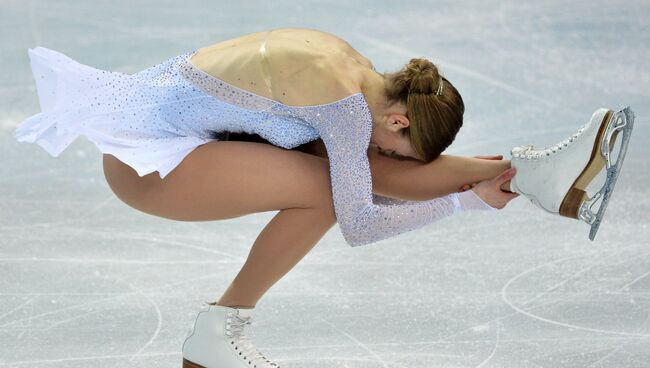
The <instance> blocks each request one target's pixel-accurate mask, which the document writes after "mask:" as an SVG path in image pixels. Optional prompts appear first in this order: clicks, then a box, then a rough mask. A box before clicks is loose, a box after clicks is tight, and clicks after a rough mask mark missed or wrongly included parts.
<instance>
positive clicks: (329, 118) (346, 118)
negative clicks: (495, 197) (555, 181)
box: [306, 95, 496, 246]
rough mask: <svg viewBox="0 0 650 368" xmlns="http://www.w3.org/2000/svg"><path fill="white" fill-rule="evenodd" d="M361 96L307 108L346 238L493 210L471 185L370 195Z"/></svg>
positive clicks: (356, 240)
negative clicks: (417, 194)
mask: <svg viewBox="0 0 650 368" xmlns="http://www.w3.org/2000/svg"><path fill="white" fill-rule="evenodd" d="M354 97H356V98H358V99H359V98H362V96H361V95H355V96H354ZM363 102H364V101H359V100H354V99H352V98H350V99H348V100H346V101H344V103H342V104H341V105H340V106H337V105H329V106H323V107H322V108H321V109H319V110H311V111H309V112H307V113H306V114H309V116H308V117H309V118H310V119H308V120H306V121H307V122H308V123H309V124H310V125H311V126H312V127H313V128H314V129H316V131H317V132H318V135H319V137H321V139H322V140H323V143H324V144H325V147H326V149H327V155H328V161H329V169H330V170H329V171H330V180H331V187H332V197H333V202H334V210H335V212H336V218H337V221H338V224H339V227H340V229H341V232H342V233H343V237H344V238H345V240H346V242H347V243H348V244H350V245H351V246H359V245H364V244H369V243H373V242H376V241H378V240H382V239H386V238H389V237H392V236H395V235H398V234H402V233H404V232H407V231H412V230H415V229H417V228H420V227H422V226H425V225H427V224H429V223H431V222H434V221H437V220H440V219H442V218H444V217H447V216H451V215H453V214H455V213H458V212H461V211H468V210H496V209H495V208H493V207H491V206H489V205H488V204H487V203H485V202H484V201H482V200H481V198H479V197H478V196H477V195H476V193H475V192H473V191H472V190H468V191H465V192H461V193H452V194H450V195H447V196H444V197H440V198H434V199H431V200H427V201H402V200H389V199H386V201H384V200H383V199H384V198H385V197H383V198H377V196H376V195H373V193H372V177H371V171H370V165H369V162H368V147H369V143H370V134H371V131H372V121H371V117H370V112H369V111H368V108H367V105H366V104H365V103H363ZM375 200H378V201H377V202H378V203H375Z"/></svg>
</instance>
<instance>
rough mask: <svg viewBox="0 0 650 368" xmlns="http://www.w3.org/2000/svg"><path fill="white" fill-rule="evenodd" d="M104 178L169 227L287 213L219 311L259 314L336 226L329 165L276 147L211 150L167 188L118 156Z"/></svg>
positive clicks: (181, 169)
mask: <svg viewBox="0 0 650 368" xmlns="http://www.w3.org/2000/svg"><path fill="white" fill-rule="evenodd" d="M104 172H105V175H106V179H107V181H108V183H109V185H110V187H111V189H113V191H114V192H115V194H116V195H117V196H118V197H119V198H120V199H122V200H123V201H124V202H126V203H127V204H128V205H129V206H131V207H134V208H136V209H138V210H141V211H143V212H146V213H149V214H152V215H156V216H159V217H164V218H168V219H174V220H180V221H210V220H219V219H226V218H233V217H238V216H242V215H245V214H249V213H256V212H265V211H273V210H279V212H278V213H277V214H276V215H275V217H273V219H272V220H271V221H270V222H269V224H268V225H267V226H266V227H265V228H264V230H263V231H262V232H261V233H260V234H259V236H258V237H257V239H256V240H255V242H254V244H253V247H252V249H251V251H250V252H249V255H248V259H247V260H246V262H245V264H244V265H243V267H242V269H241V270H240V272H239V274H238V275H237V277H236V278H235V279H234V281H233V282H232V283H231V285H230V286H229V287H228V289H227V290H226V292H225V293H224V294H223V296H222V297H221V299H220V300H219V301H218V302H217V304H219V305H225V306H245V307H253V306H255V304H256V303H257V301H258V300H259V299H260V298H261V297H262V295H263V294H264V293H265V292H266V291H267V290H268V289H269V288H270V287H271V286H272V285H273V284H275V283H276V282H277V281H278V280H279V279H280V278H282V276H284V275H285V274H286V273H287V272H288V271H289V270H290V269H291V268H293V266H294V265H295V264H296V263H297V262H298V261H299V260H300V259H302V258H303V257H304V256H305V255H306V254H307V253H308V252H309V251H310V250H311V249H312V248H313V247H314V246H315V245H316V243H317V242H318V240H319V239H320V238H321V237H322V236H323V235H324V234H325V233H326V232H327V231H328V230H329V229H330V228H331V227H332V226H333V225H334V224H335V223H336V216H335V214H334V208H333V204H332V194H331V188H330V182H329V172H328V162H327V161H326V160H324V159H322V158H320V157H316V156H313V155H309V154H306V153H303V152H296V151H291V150H286V149H283V148H280V147H276V146H273V145H270V144H261V143H251V142H230V141H215V142H210V143H207V144H204V145H202V146H199V147H197V148H196V149H195V150H194V151H192V153H190V154H189V155H188V156H187V157H186V158H185V159H184V160H183V161H182V162H181V164H179V166H177V167H176V168H175V169H174V170H173V171H172V172H170V174H169V175H168V176H167V177H165V179H162V180H161V179H160V177H159V176H158V173H157V172H154V173H152V174H149V175H145V176H143V177H139V176H138V175H137V173H136V172H135V171H134V170H133V169H131V168H130V167H129V166H127V165H125V164H123V163H121V162H120V161H119V160H117V158H115V157H113V156H111V155H104ZM215 246H219V245H218V244H217V245H215Z"/></svg>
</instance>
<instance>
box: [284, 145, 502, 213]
mask: <svg viewBox="0 0 650 368" xmlns="http://www.w3.org/2000/svg"><path fill="white" fill-rule="evenodd" d="M295 149H296V150H299V151H302V152H305V153H309V154H312V155H315V156H319V157H322V158H325V159H327V150H326V148H325V144H324V143H323V140H322V139H317V140H315V141H311V142H309V143H305V144H303V145H301V146H299V147H296V148H295ZM368 161H369V163H370V171H371V174H372V192H373V193H374V194H377V195H380V196H383V197H389V198H395V199H401V200H409V201H426V200H429V199H433V198H439V197H443V196H446V195H448V194H451V193H455V192H458V188H460V187H461V186H462V185H464V184H471V183H478V182H480V181H482V180H485V179H490V178H493V177H495V176H497V175H499V174H500V173H502V172H503V171H504V170H506V169H508V168H509V167H510V161H509V160H485V159H479V158H473V157H465V156H453V155H440V157H438V158H437V159H436V160H434V161H432V162H430V163H428V164H426V163H424V162H422V161H418V160H415V159H412V158H410V157H405V158H398V157H391V156H387V155H385V154H382V153H380V152H379V150H378V149H377V147H374V146H370V147H369V148H368Z"/></svg>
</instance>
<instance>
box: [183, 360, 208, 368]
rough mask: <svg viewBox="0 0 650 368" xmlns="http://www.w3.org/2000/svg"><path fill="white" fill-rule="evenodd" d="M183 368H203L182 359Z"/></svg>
mask: <svg viewBox="0 0 650 368" xmlns="http://www.w3.org/2000/svg"><path fill="white" fill-rule="evenodd" d="M183 368H205V367H204V366H202V365H198V364H196V363H192V362H190V361H189V360H187V359H185V358H183Z"/></svg>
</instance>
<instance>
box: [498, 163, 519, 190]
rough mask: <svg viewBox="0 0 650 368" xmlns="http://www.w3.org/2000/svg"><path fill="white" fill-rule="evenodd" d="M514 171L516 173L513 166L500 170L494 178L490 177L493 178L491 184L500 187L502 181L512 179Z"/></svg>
mask: <svg viewBox="0 0 650 368" xmlns="http://www.w3.org/2000/svg"><path fill="white" fill-rule="evenodd" d="M516 173H517V169H515V168H514V167H511V168H509V169H507V170H505V171H504V172H502V173H501V174H499V175H498V176H496V177H495V178H494V179H492V180H493V183H492V184H493V185H496V186H497V187H499V188H500V187H501V184H503V183H505V182H507V181H508V180H510V179H512V177H513V176H515V174H516Z"/></svg>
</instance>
